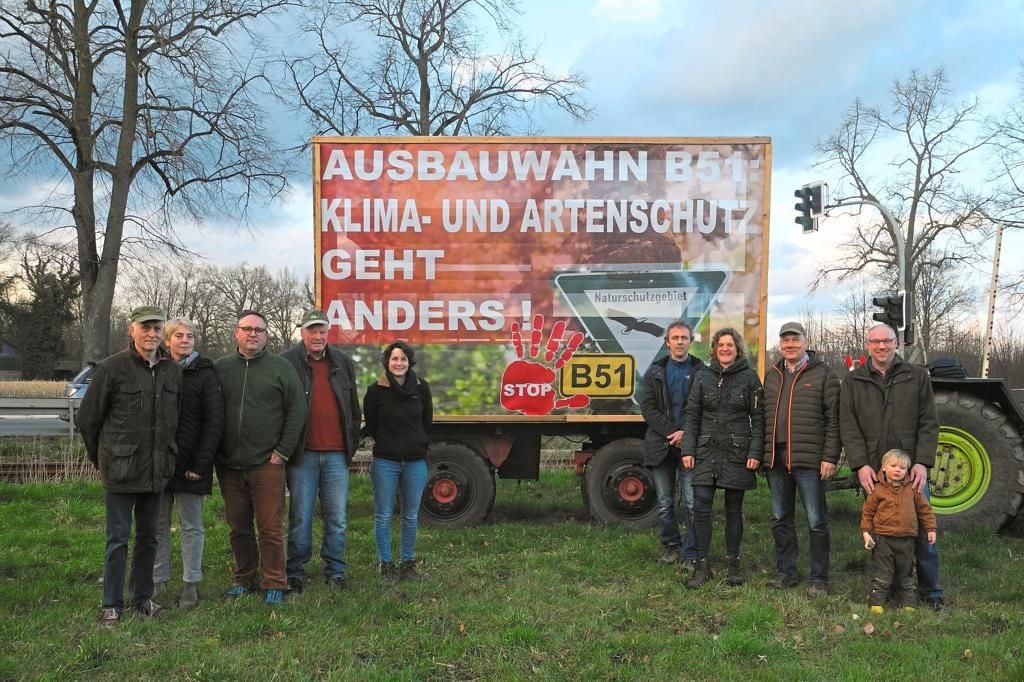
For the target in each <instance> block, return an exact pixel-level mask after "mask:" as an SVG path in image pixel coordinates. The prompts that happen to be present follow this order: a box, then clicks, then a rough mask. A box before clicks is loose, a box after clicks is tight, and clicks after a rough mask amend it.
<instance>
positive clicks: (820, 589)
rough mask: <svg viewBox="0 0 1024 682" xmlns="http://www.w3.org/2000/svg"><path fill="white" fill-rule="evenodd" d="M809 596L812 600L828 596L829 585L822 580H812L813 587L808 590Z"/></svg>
mask: <svg viewBox="0 0 1024 682" xmlns="http://www.w3.org/2000/svg"><path fill="white" fill-rule="evenodd" d="M807 596H808V597H810V598H811V599H815V598H817V597H827V596H828V583H826V582H822V581H821V580H812V581H811V586H810V587H809V588H807Z"/></svg>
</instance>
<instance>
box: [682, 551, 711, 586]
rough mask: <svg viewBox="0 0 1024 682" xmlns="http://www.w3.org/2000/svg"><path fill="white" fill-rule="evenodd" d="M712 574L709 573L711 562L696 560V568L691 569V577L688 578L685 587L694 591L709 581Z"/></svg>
mask: <svg viewBox="0 0 1024 682" xmlns="http://www.w3.org/2000/svg"><path fill="white" fill-rule="evenodd" d="M712 577H714V574H713V573H712V572H711V562H710V561H708V560H707V559H706V558H705V559H698V560H697V566H696V568H694V569H693V575H692V576H690V580H689V582H687V583H686V587H688V588H689V589H691V590H695V589H697V588H698V587H701V586H703V585H704V583H706V582H707V581H709V580H711V578H712Z"/></svg>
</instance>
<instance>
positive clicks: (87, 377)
mask: <svg viewBox="0 0 1024 682" xmlns="http://www.w3.org/2000/svg"><path fill="white" fill-rule="evenodd" d="M95 369H96V363H95V362H90V363H87V364H86V365H85V367H83V368H82V369H81V370H79V372H78V374H76V375H75V378H74V379H72V380H71V381H70V382H68V385H67V386H65V387H64V397H65V398H74V399H75V407H76V408H77V407H78V405H80V404H81V402H82V398H84V397H85V391H86V390H87V389H88V388H89V381H91V380H92V373H93V371H94V370H95ZM59 416H60V418H61V419H63V420H64V421H68V419H70V418H71V414H70V410H69V411H68V412H64V413H63V414H61V415H59Z"/></svg>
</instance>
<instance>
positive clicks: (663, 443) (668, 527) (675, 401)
mask: <svg viewBox="0 0 1024 682" xmlns="http://www.w3.org/2000/svg"><path fill="white" fill-rule="evenodd" d="M691 341H693V332H692V330H691V329H690V326H689V325H688V324H687V323H685V322H683V321H682V320H677V321H675V322H672V323H671V324H669V326H668V329H667V330H666V331H665V345H666V346H667V347H668V354H667V355H666V356H665V357H663V358H661V359H659V360H655V361H654V362H652V363H651V366H650V367H649V368H648V370H647V372H646V373H645V374H644V379H643V392H642V394H641V398H640V411H641V413H642V414H643V416H644V421H645V422H647V434H646V435H645V436H644V465H645V466H646V467H647V468H648V470H649V471H650V472H651V478H653V479H654V487H655V490H656V491H657V495H658V535H659V537H660V539H661V544H662V545H663V546H664V548H665V553H664V555H663V556H662V557H661V562H662V563H668V564H671V563H676V562H678V563H682V564H684V565H685V566H691V567H692V565H693V563H694V562H695V560H696V558H697V554H696V548H695V543H694V536H693V487H692V485H691V484H690V480H691V477H692V472H690V471H684V470H682V469H680V467H679V457H680V451H679V446H680V444H681V443H682V441H683V421H684V416H683V415H684V410H685V408H686V396H687V395H689V392H690V379H691V378H692V377H693V376H694V375H695V374H696V373H697V372H698V371H700V369H701V368H702V367H704V363H703V362H702V361H701V360H700V359H699V358H695V357H694V356H692V355H690V343H691ZM677 478H678V481H679V485H680V487H681V488H682V494H683V504H684V505H685V509H686V515H685V522H686V535H685V538H684V537H683V536H682V535H681V534H680V532H679V519H678V515H677V513H676V494H675V491H676V480H677Z"/></svg>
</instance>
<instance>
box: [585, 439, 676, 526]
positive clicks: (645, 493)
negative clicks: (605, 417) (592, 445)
mask: <svg viewBox="0 0 1024 682" xmlns="http://www.w3.org/2000/svg"><path fill="white" fill-rule="evenodd" d="M643 458H644V443H643V441H642V440H639V439H637V438H623V439H621V440H616V441H612V442H611V443H608V444H607V445H605V446H603V447H602V448H600V449H599V450H598V451H597V452H596V453H594V456H593V457H592V458H591V459H590V461H589V462H587V468H586V469H585V470H584V472H583V486H582V489H583V504H584V505H586V507H587V510H588V511H589V512H590V516H591V518H593V519H594V520H595V521H600V522H601V523H614V524H618V525H621V526H630V527H633V528H652V527H653V526H654V525H655V524H656V523H657V522H658V495H657V493H656V492H655V489H654V479H653V478H651V474H650V472H649V471H648V470H647V468H646V467H645V466H644V465H643Z"/></svg>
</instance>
